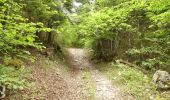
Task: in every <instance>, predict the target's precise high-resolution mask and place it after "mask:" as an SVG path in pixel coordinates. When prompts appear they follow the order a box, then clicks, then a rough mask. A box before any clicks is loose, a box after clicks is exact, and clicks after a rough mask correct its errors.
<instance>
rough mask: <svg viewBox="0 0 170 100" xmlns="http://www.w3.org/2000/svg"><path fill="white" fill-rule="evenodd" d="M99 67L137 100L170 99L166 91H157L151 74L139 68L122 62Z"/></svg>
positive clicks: (104, 64)
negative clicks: (152, 97)
mask: <svg viewBox="0 0 170 100" xmlns="http://www.w3.org/2000/svg"><path fill="white" fill-rule="evenodd" d="M98 69H99V70H100V71H102V72H105V73H106V74H107V76H108V77H109V79H111V80H113V83H114V85H115V84H116V85H117V86H118V87H119V88H120V89H122V91H123V92H125V93H128V94H130V95H132V96H133V97H135V98H136V99H137V100H149V98H150V97H151V96H154V98H155V100H170V98H169V97H168V95H167V94H166V93H161V92H158V91H156V87H155V85H154V84H153V82H152V77H151V75H146V74H144V73H143V72H141V71H140V70H138V69H135V68H132V67H129V66H126V65H124V64H120V63H116V64H114V63H109V64H106V63H102V64H100V65H98Z"/></svg>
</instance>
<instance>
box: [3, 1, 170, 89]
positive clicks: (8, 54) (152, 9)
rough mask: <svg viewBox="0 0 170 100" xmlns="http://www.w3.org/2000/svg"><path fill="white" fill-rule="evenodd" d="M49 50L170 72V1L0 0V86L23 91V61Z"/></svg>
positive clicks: (25, 84)
mask: <svg viewBox="0 0 170 100" xmlns="http://www.w3.org/2000/svg"><path fill="white" fill-rule="evenodd" d="M50 47H53V48H54V51H55V52H62V50H63V48H67V47H77V48H87V49H89V50H90V51H91V52H92V59H95V60H98V61H99V62H101V61H116V60H118V59H121V60H123V61H126V62H129V63H131V64H134V65H137V66H138V68H140V69H141V70H145V71H147V72H149V73H150V72H154V71H156V70H158V69H162V70H166V71H167V72H170V0H0V74H1V76H0V85H5V86H7V88H8V89H12V90H17V89H21V90H22V89H23V88H25V87H27V86H28V82H27V80H26V76H25V75H26V73H29V70H26V69H25V68H24V67H23V66H24V65H25V62H28V61H31V62H34V61H35V60H36V59H35V58H36V57H35V56H33V55H32V53H33V52H34V50H38V51H41V52H43V50H44V49H45V48H50Z"/></svg>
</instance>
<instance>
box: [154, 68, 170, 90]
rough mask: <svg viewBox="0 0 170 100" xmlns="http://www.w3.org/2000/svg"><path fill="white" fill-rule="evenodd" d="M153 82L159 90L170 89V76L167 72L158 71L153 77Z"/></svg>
mask: <svg viewBox="0 0 170 100" xmlns="http://www.w3.org/2000/svg"><path fill="white" fill-rule="evenodd" d="M153 82H154V83H155V85H156V86H157V89H165V88H166V89H167V88H170V74H169V73H168V72H166V71H161V70H157V71H156V72H155V73H154V75H153Z"/></svg>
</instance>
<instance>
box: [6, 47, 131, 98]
mask: <svg viewBox="0 0 170 100" xmlns="http://www.w3.org/2000/svg"><path fill="white" fill-rule="evenodd" d="M68 56H69V57H68V59H67V62H65V63H63V62H59V60H56V59H55V60H50V59H49V58H48V57H45V56H42V55H39V56H38V55H37V57H38V59H37V61H36V63H34V64H30V65H28V64H27V66H29V67H30V69H33V70H32V76H31V77H30V78H29V80H30V83H33V84H32V86H31V87H30V88H28V89H25V90H23V91H20V92H19V93H18V92H16V93H12V94H8V96H7V98H6V99H5V100H134V99H128V97H127V96H126V95H125V94H124V93H122V92H121V91H120V90H119V89H118V88H116V87H114V86H112V82H111V81H110V80H108V79H107V78H106V76H105V75H104V74H103V73H101V72H100V71H98V70H97V69H96V68H95V67H94V65H93V64H92V63H90V61H89V60H88V57H87V55H86V53H85V50H84V49H74V48H71V49H68Z"/></svg>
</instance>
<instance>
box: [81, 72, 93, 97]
mask: <svg viewBox="0 0 170 100" xmlns="http://www.w3.org/2000/svg"><path fill="white" fill-rule="evenodd" d="M82 78H83V80H84V85H85V90H87V91H86V93H88V94H87V98H86V99H87V100H95V98H96V85H95V83H94V82H93V81H92V79H91V73H90V72H89V71H84V72H83V75H82Z"/></svg>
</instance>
